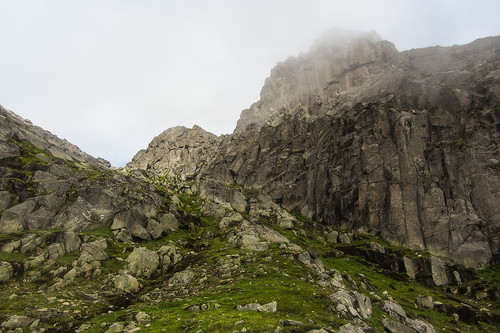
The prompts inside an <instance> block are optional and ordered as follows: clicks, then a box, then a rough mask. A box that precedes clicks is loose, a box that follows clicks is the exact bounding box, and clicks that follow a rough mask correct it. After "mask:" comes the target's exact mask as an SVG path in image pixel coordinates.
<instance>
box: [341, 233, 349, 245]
mask: <svg viewBox="0 0 500 333" xmlns="http://www.w3.org/2000/svg"><path fill="white" fill-rule="evenodd" d="M339 242H340V243H344V244H349V243H351V242H352V234H349V233H341V234H340V235H339Z"/></svg>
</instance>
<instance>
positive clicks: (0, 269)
mask: <svg viewBox="0 0 500 333" xmlns="http://www.w3.org/2000/svg"><path fill="white" fill-rule="evenodd" d="M13 274H14V269H13V268H12V265H11V264H10V263H8V262H6V261H0V282H6V281H8V280H10V279H11V278H12V275H13Z"/></svg>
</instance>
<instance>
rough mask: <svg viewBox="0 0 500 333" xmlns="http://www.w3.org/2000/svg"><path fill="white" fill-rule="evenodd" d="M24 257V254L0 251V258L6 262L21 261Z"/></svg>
mask: <svg viewBox="0 0 500 333" xmlns="http://www.w3.org/2000/svg"><path fill="white" fill-rule="evenodd" d="M25 259H26V255H24V254H21V253H10V252H3V251H0V260H1V261H7V262H23V261H24V260H25Z"/></svg>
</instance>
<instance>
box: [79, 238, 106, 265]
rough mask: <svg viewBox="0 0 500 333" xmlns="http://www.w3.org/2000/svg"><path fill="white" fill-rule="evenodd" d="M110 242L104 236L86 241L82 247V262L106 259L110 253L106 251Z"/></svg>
mask: <svg viewBox="0 0 500 333" xmlns="http://www.w3.org/2000/svg"><path fill="white" fill-rule="evenodd" d="M107 247H108V244H107V242H106V240H105V239H104V238H101V239H99V240H96V241H94V242H90V243H84V244H82V246H81V247H80V258H79V259H78V260H79V261H80V262H92V261H104V260H106V259H108V255H107V254H106V252H105V251H104V250H105V249H106V248H107Z"/></svg>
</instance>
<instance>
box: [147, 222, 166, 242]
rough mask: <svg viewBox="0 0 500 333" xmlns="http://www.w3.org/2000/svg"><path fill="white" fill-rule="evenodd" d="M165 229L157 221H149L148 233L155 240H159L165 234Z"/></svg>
mask: <svg viewBox="0 0 500 333" xmlns="http://www.w3.org/2000/svg"><path fill="white" fill-rule="evenodd" d="M163 230H164V228H163V227H162V226H161V224H160V223H158V222H156V221H155V220H149V221H148V225H147V226H146V231H147V232H148V233H149V234H150V235H151V237H153V239H158V238H160V237H161V235H162V234H163Z"/></svg>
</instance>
